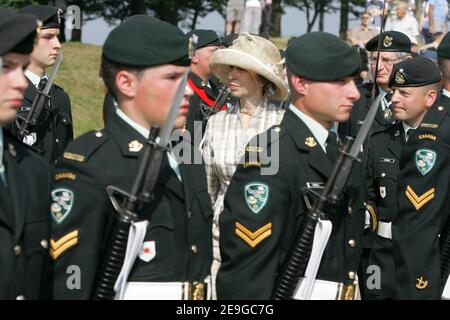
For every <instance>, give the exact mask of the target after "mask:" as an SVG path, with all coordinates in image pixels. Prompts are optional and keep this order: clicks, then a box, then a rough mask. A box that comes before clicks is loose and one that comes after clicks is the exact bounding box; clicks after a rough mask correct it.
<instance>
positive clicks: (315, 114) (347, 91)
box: [302, 77, 360, 129]
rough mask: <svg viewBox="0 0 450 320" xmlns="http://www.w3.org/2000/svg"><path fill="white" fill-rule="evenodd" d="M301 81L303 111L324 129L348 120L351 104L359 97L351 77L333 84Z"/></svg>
mask: <svg viewBox="0 0 450 320" xmlns="http://www.w3.org/2000/svg"><path fill="white" fill-rule="evenodd" d="M303 81H304V82H305V84H304V90H305V91H304V92H303V99H302V100H303V101H302V104H303V107H304V110H303V111H305V112H306V113H307V114H309V115H310V116H311V117H312V118H313V119H315V120H316V121H318V122H319V123H320V124H322V125H323V126H324V127H325V128H326V129H329V128H331V125H332V123H333V122H336V121H337V122H344V121H347V120H348V119H349V117H350V112H351V111H352V107H353V104H354V103H355V101H357V100H358V99H359V97H360V94H359V91H358V88H357V87H356V85H355V81H354V80H353V78H352V77H346V78H343V79H341V80H339V81H333V82H317V81H309V80H303Z"/></svg>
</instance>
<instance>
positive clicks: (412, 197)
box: [405, 185, 436, 210]
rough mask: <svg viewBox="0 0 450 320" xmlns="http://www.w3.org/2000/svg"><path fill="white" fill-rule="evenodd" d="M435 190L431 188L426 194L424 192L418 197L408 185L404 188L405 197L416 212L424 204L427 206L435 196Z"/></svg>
mask: <svg viewBox="0 0 450 320" xmlns="http://www.w3.org/2000/svg"><path fill="white" fill-rule="evenodd" d="M435 190H436V189H435V188H432V189H430V190H428V191H427V192H425V193H424V194H422V195H421V196H420V197H419V196H418V195H417V194H416V193H415V192H414V190H413V189H412V188H411V187H410V186H409V185H408V187H407V188H406V192H405V195H406V197H407V198H408V199H409V201H410V202H411V203H412V205H413V206H414V208H416V210H419V209H420V208H422V207H423V206H424V205H425V204H427V203H428V202H430V200H431V199H433V198H434V195H435Z"/></svg>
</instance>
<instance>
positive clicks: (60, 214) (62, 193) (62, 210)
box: [50, 188, 74, 224]
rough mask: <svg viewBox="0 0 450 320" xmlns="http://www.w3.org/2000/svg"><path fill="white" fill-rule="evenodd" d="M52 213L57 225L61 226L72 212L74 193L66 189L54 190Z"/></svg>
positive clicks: (52, 194)
mask: <svg viewBox="0 0 450 320" xmlns="http://www.w3.org/2000/svg"><path fill="white" fill-rule="evenodd" d="M51 198H52V204H51V206H50V213H51V216H52V218H53V221H55V222H56V224H61V223H62V222H63V221H64V219H66V218H67V216H68V215H69V213H70V211H71V210H72V206H73V202H74V193H73V191H72V190H69V189H66V188H57V189H54V190H53V191H52V193H51Z"/></svg>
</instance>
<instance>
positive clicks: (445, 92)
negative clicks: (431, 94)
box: [442, 89, 450, 98]
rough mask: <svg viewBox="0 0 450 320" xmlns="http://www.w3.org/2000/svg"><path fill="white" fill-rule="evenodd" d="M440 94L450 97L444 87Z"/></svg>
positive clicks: (449, 93) (449, 92)
mask: <svg viewBox="0 0 450 320" xmlns="http://www.w3.org/2000/svg"><path fill="white" fill-rule="evenodd" d="M442 94H443V95H444V96H446V97H447V98H450V91H448V90H445V89H442Z"/></svg>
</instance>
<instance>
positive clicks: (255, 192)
mask: <svg viewBox="0 0 450 320" xmlns="http://www.w3.org/2000/svg"><path fill="white" fill-rule="evenodd" d="M244 196H245V201H246V202H247V205H248V207H249V208H250V210H252V211H253V213H255V214H256V213H259V212H260V211H261V209H262V208H264V206H265V205H266V203H267V200H268V199H269V186H268V185H266V184H265V183H261V182H250V183H247V184H246V185H245V188H244Z"/></svg>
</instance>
